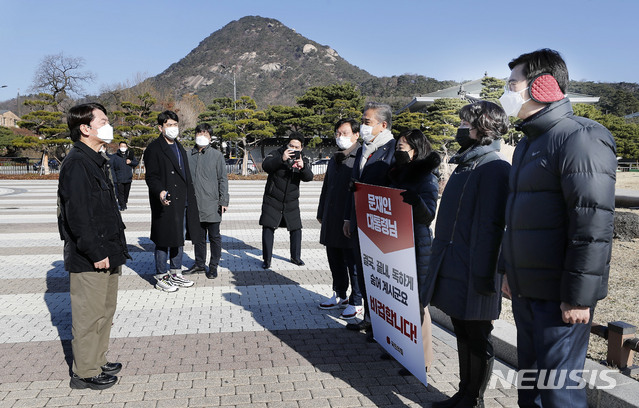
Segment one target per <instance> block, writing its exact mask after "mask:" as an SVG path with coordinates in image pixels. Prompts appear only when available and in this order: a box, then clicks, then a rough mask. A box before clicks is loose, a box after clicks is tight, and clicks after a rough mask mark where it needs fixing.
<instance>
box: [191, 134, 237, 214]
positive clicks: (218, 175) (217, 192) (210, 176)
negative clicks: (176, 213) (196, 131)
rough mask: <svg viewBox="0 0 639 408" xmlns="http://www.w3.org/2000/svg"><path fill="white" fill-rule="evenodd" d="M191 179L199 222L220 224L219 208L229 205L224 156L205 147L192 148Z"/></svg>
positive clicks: (215, 150)
mask: <svg viewBox="0 0 639 408" xmlns="http://www.w3.org/2000/svg"><path fill="white" fill-rule="evenodd" d="M189 167H190V169H191V179H192V180H193V186H194V187H195V197H196V198H197V208H198V210H199V214H200V217H199V219H200V222H221V221H222V211H221V208H220V207H221V206H224V207H226V206H228V205H229V182H228V180H227V178H226V163H225V162H224V155H223V154H222V153H220V151H219V150H217V149H215V148H213V147H211V146H207V147H205V148H204V149H202V151H200V150H199V149H198V148H197V147H194V148H193V150H191V152H190V154H189Z"/></svg>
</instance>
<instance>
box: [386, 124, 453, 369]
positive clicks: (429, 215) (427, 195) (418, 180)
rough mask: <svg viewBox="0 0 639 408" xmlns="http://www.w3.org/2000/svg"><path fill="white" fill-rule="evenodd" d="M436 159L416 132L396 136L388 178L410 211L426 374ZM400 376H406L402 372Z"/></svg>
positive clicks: (429, 345)
mask: <svg viewBox="0 0 639 408" xmlns="http://www.w3.org/2000/svg"><path fill="white" fill-rule="evenodd" d="M440 163H441V159H440V158H439V155H438V154H437V153H435V152H433V151H432V148H431V146H430V143H429V142H428V139H427V138H426V136H424V134H423V133H422V132H421V131H419V130H418V129H412V130H407V131H405V132H403V133H401V134H400V135H399V139H398V140H397V145H396V148H395V164H394V165H393V167H391V169H390V171H389V173H388V175H389V178H390V187H394V188H399V189H402V190H406V191H404V192H403V193H401V194H402V197H403V198H404V202H406V203H407V204H410V205H411V206H412V207H413V230H414V234H415V235H414V236H415V253H416V257H417V259H416V261H417V262H416V264H417V279H418V282H417V288H418V291H419V298H420V305H422V307H421V314H422V340H423V343H424V361H425V365H426V370H428V369H429V367H430V365H431V363H432V362H433V343H432V339H431V321H430V314H429V313H428V308H427V307H425V306H426V305H427V304H428V302H426V301H425V300H426V292H427V291H426V289H427V287H428V285H427V283H426V278H427V273H426V272H427V269H428V262H429V258H430V252H431V251H430V246H431V243H432V240H433V234H432V231H431V229H430V223H431V222H432V221H433V218H435V210H436V209H437V197H438V195H439V172H438V169H439V164H440ZM400 373H402V374H404V373H406V374H408V373H409V372H408V370H406V369H402V371H400Z"/></svg>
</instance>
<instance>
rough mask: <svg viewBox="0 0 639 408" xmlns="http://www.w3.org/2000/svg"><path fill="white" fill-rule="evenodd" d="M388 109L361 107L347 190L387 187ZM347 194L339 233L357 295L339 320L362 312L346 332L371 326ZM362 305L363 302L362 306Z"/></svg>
mask: <svg viewBox="0 0 639 408" xmlns="http://www.w3.org/2000/svg"><path fill="white" fill-rule="evenodd" d="M392 116H393V113H392V111H391V107H390V106H389V105H386V104H384V103H377V102H368V103H367V104H366V105H365V106H364V112H363V114H362V124H361V125H360V127H359V134H360V136H361V138H362V142H363V143H362V146H361V147H360V148H359V149H357V153H356V156H355V162H354V163H353V173H352V182H353V185H352V187H351V190H352V192H354V191H355V184H354V183H355V182H360V183H365V184H372V185H375V186H387V185H388V183H389V179H388V176H387V174H388V170H389V169H390V167H391V165H392V164H394V163H395V157H394V155H395V142H396V141H395V138H394V137H393V134H392V133H391V125H392ZM352 192H351V194H350V195H349V199H348V200H347V204H346V209H345V213H344V223H343V233H344V235H345V236H346V237H348V238H351V237H352V239H353V245H354V248H353V251H354V252H353V253H354V256H355V262H356V268H355V271H354V273H355V274H356V276H355V277H351V281H353V279H357V280H358V282H359V290H360V292H361V293H360V296H355V297H354V299H353V298H351V302H350V304H349V305H348V307H347V308H346V309H344V311H343V312H342V314H341V315H340V317H341V318H342V319H354V318H356V317H358V316H360V315H362V313H363V314H364V319H363V320H362V321H361V322H359V323H348V324H347V325H346V328H347V329H349V330H355V331H360V330H369V329H370V328H371V323H370V321H369V316H368V313H367V311H366V310H365V309H366V307H367V304H368V302H367V299H366V285H365V283H364V273H363V265H362V255H361V250H360V247H359V236H358V233H357V216H356V214H355V204H354V195H353V193H352ZM362 302H363V303H364V304H363V305H362Z"/></svg>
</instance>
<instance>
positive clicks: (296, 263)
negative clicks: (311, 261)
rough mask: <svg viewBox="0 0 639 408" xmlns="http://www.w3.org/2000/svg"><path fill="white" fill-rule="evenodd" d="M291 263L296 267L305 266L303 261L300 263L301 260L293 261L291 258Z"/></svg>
mask: <svg viewBox="0 0 639 408" xmlns="http://www.w3.org/2000/svg"><path fill="white" fill-rule="evenodd" d="M291 263H294V264H295V265H297V266H304V265H306V264H305V263H304V261H302V260H301V259H295V258H291Z"/></svg>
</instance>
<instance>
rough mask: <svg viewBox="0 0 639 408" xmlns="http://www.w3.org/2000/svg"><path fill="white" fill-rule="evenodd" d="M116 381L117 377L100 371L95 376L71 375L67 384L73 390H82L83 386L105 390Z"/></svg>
mask: <svg viewBox="0 0 639 408" xmlns="http://www.w3.org/2000/svg"><path fill="white" fill-rule="evenodd" d="M116 382H118V377H116V376H114V375H109V374H105V373H100V374H99V375H96V376H95V377H89V378H80V377H78V376H77V375H76V374H73V376H72V377H71V382H70V383H69V386H70V387H71V388H73V389H75V390H82V389H85V388H91V389H92V390H105V389H107V388H109V387H112V386H113V385H114V384H115V383H116Z"/></svg>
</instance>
